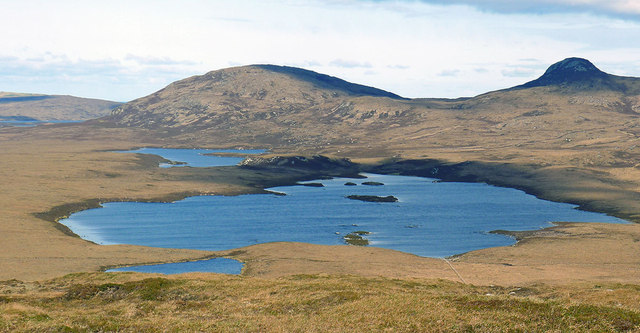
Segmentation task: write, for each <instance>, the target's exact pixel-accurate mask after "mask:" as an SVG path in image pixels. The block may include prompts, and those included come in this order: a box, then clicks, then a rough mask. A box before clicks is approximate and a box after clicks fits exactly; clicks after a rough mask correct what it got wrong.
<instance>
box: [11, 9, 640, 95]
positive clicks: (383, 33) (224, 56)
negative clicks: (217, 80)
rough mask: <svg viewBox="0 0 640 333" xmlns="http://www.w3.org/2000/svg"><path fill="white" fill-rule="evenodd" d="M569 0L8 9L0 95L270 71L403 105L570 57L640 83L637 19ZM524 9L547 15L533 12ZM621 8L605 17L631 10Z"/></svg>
mask: <svg viewBox="0 0 640 333" xmlns="http://www.w3.org/2000/svg"><path fill="white" fill-rule="evenodd" d="M445 2H446V4H445ZM452 2H455V3H457V4H458V5H455V6H452V5H449V4H450V3H452ZM573 2H575V3H576V4H575V5H573V4H572V3H573ZM573 2H571V1H569V0H563V1H561V4H562V6H564V7H562V8H561V7H555V8H556V10H551V9H553V8H552V1H550V0H549V1H546V0H537V1H530V2H526V1H506V0H504V1H499V0H494V1H490V0H486V1H471V0H452V1H444V0H442V1H440V0H433V1H427V0H423V1H410V0H406V1H401V0H398V1H346V0H332V1H320V0H309V1H302V0H283V1H277V0H263V1H257V0H256V1H249V0H236V1H221V0H188V1H171V0H155V1H151V0H139V1H125V0H112V1H109V2H104V1H97V0H96V1H81V2H79V1H72V0H60V1H55V2H53V1H44V0H25V1H4V2H3V7H2V11H0V29H2V31H5V32H10V33H5V34H3V37H2V43H3V48H2V50H1V51H0V90H3V91H24V92H31V91H33V90H35V89H38V92H44V93H47V92H54V93H68V94H75V95H81V96H89V97H100V98H106V99H113V100H120V101H122V100H128V99H132V98H136V97H140V96H143V95H146V94H149V93H152V92H153V91H155V90H158V89H160V88H162V87H163V86H164V85H166V84H168V83H170V82H171V81H174V80H177V79H180V78H184V77H187V76H191V75H194V74H201V73H204V72H207V71H210V70H214V69H219V68H224V67H229V66H238V65H247V64H254V63H263V64H264V63H274V64H280V65H289V66H297V67H304V68H307V69H311V70H315V71H318V72H321V73H325V74H329V75H333V76H337V77H340V78H343V79H346V80H349V81H352V82H356V83H361V84H366V85H371V86H376V87H378V88H381V89H385V90H389V91H392V92H395V93H397V94H400V95H403V96H408V97H458V96H469V95H476V94H480V93H483V92H486V91H488V90H495V89H500V88H505V87H509V86H514V85H518V84H522V83H524V82H525V81H528V80H532V79H535V78H536V77H537V76H538V75H541V74H542V73H543V72H544V70H545V69H546V67H547V66H549V65H550V64H551V63H553V62H556V61H559V60H562V59H563V58H566V57H570V56H579V57H585V58H588V59H590V60H592V61H593V62H594V63H595V64H596V66H598V67H600V68H601V69H602V70H605V71H607V70H611V71H613V72H615V73H616V74H623V75H638V76H640V67H639V66H638V61H637V59H640V43H637V42H638V38H639V37H638V36H640V22H636V21H633V20H630V21H625V20H619V19H614V18H610V17H603V16H598V15H592V14H585V13H583V12H584V10H577V9H576V8H587V7H588V8H592V9H593V10H596V9H597V8H604V7H603V6H608V5H606V3H605V2H604V1H586V0H584V1H579V0H576V1H573ZM472 3H473V4H476V7H474V6H471V5H470V4H472ZM522 3H525V4H526V3H530V4H536V5H540V6H542V7H544V8H547V11H545V12H539V13H538V14H536V15H530V14H529V13H530V11H529V12H528V11H526V6H523V5H522ZM505 4H511V7H508V6H507V5H505ZM518 4H520V5H518ZM615 4H617V5H616V7H615V8H618V9H615V8H614V7H611V6H609V7H610V8H614V9H608V10H610V11H613V10H623V9H628V8H630V7H629V6H632V5H633V4H634V2H629V3H624V2H621V1H618V2H615ZM501 5H504V6H507V7H504V8H500V6H501ZM518 6H520V7H519V8H518ZM545 6H546V7H545ZM571 6H573V7H571ZM612 6H613V5H612ZM530 7H531V8H533V7H535V6H530ZM609 7H607V8H609ZM478 8H482V9H483V10H479V9H478ZM563 8H564V9H563ZM571 8H573V9H572V10H569V9H571ZM620 8H622V9H620ZM561 9H562V10H561ZM632 9H633V8H632ZM630 12H631V13H633V11H632V10H630ZM532 58H533V59H532ZM532 60H533V61H532ZM601 64H602V65H601ZM452 69H454V70H452ZM455 70H457V71H458V72H455ZM443 75H444V76H443ZM63 89H67V90H65V91H62V90H63Z"/></svg>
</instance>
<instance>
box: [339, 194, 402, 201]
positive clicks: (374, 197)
mask: <svg viewBox="0 0 640 333" xmlns="http://www.w3.org/2000/svg"><path fill="white" fill-rule="evenodd" d="M346 198H347V199H351V200H360V201H367V202H397V201H398V198H396V197H394V196H393V195H388V196H386V197H379V196H377V195H355V194H354V195H348V196H346Z"/></svg>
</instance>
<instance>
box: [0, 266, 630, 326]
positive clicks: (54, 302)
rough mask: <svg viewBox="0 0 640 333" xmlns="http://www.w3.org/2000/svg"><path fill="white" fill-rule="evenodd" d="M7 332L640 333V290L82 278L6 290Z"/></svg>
mask: <svg viewBox="0 0 640 333" xmlns="http://www.w3.org/2000/svg"><path fill="white" fill-rule="evenodd" d="M0 295H1V296H0V331H12V332H15V331H18V332H20V331H22V332H26V331H29V332H32V331H54V332H85V331H93V332H111V331H124V332H141V331H145V332H160V331H241V332H252V331H254V332H255V331H270V332H271V331H287V332H292V331H300V332H302V331H304V332H308V331H315V332H346V331H359V332H366V331H394V332H395V331H411V332H424V331H430V332H432V331H464V332H472V331H482V332H486V331H496V332H503V331H527V332H531V331H538V332H554V331H555V332H566V331H580V332H584V331H594V332H615V331H621V332H625V331H640V286H637V285H622V284H611V285H595V284H574V285H571V286H548V285H537V286H536V285H534V286H530V287H526V288H524V287H522V288H516V287H508V288H507V287H494V286H487V287H476V286H471V285H464V284H460V283H455V282H450V281H444V280H415V279H387V278H364V277H354V276H328V275H296V276H290V277H286V278H279V279H259V278H249V277H236V276H225V275H218V274H200V273H191V274H185V275H178V276H162V275H143V274H137V273H81V274H72V275H67V276H65V277H62V278H58V279H54V280H49V281H45V282H33V283H24V282H20V281H16V280H11V281H4V282H0Z"/></svg>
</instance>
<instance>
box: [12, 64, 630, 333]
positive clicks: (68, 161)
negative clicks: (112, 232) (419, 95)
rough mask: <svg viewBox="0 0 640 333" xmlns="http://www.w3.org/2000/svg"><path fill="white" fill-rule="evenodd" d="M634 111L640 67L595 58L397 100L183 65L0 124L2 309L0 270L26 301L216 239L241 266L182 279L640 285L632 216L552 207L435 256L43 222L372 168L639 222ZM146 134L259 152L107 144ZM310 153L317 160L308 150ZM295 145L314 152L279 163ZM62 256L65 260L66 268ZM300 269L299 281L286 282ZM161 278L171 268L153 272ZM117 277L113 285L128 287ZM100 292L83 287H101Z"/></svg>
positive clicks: (292, 75) (259, 69)
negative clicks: (189, 238)
mask: <svg viewBox="0 0 640 333" xmlns="http://www.w3.org/2000/svg"><path fill="white" fill-rule="evenodd" d="M575 73H578V74H575ZM638 112H640V79H637V78H627V77H618V76H613V75H609V74H606V73H603V72H601V71H599V70H598V69H597V68H595V66H593V65H592V64H591V63H589V62H588V61H586V60H584V59H577V58H570V59H566V60H564V61H562V62H559V63H558V64H555V65H553V66H551V67H550V68H549V70H548V71H547V73H545V75H543V76H542V77H541V78H540V79H538V80H534V81H531V82H530V83H525V84H523V85H522V86H518V87H514V88H509V89H505V90H500V91H494V92H489V93H486V94H482V95H479V96H476V97H473V98H463V99H456V100H448V99H406V98H402V97H400V96H397V95H395V94H392V93H389V92H385V91H382V90H379V89H375V88H370V87H364V86H360V85H355V84H351V83H348V82H346V81H343V80H340V79H337V78H332V77H328V76H324V75H322V74H318V73H314V72H309V71H305V70H299V69H292V68H288V67H279V66H264V65H258V66H245V67H236V68H230V69H224V70H220V71H214V72H211V73H208V74H205V75H202V76H196V77H192V78H187V79H185V80H182V81H178V82H175V83H173V84H171V85H169V86H168V87H166V88H165V89H162V90H160V91H158V92H156V93H154V94H152V95H150V96H147V97H142V98H140V99H137V100H134V101H132V102H129V103H125V104H123V105H119V106H117V107H116V108H115V109H114V110H113V112H112V113H111V114H110V115H107V116H104V117H101V118H97V119H93V120H89V121H87V122H84V123H70V124H57V125H45V126H36V127H33V128H2V129H0V156H1V158H2V162H1V163H2V164H1V165H2V168H0V179H2V180H3V185H2V188H3V191H1V193H0V211H2V215H1V216H0V244H2V245H1V248H2V251H0V266H1V267H2V269H1V270H0V280H4V281H5V282H1V283H0V290H4V291H3V292H2V296H0V297H4V298H0V306H2V307H5V308H2V309H5V311H6V306H11V304H18V303H16V302H18V301H17V300H16V299H14V298H11V297H13V296H7V295H9V292H8V291H7V290H9V291H10V290H13V289H11V288H14V287H13V285H12V284H15V285H16V286H18V287H15V288H18V289H20V288H23V287H24V288H23V289H20V290H19V291H14V292H15V294H16V295H22V296H19V297H18V298H20V299H24V300H27V301H28V302H37V300H36V301H34V299H39V297H42V296H38V295H36V294H33V293H32V291H33V290H36V289H37V287H34V286H33V285H32V284H33V283H37V282H36V281H44V280H47V281H50V282H47V283H45V284H44V285H46V286H42V288H43V289H44V290H46V292H47V293H48V294H51V295H54V294H55V295H59V294H60V293H64V292H67V293H68V292H71V291H72V289H73V288H75V287H73V286H87V288H89V289H90V290H93V289H91V288H93V287H95V286H94V284H100V285H102V284H104V283H106V282H105V281H103V280H104V279H110V278H111V277H112V276H113V279H114V280H116V281H117V283H118V284H122V285H125V284H127V283H133V284H135V283H137V282H131V281H146V280H145V279H146V278H147V275H143V274H130V275H127V274H124V275H120V274H115V275H111V273H109V274H105V273H89V274H87V273H83V272H97V271H101V270H103V269H105V268H110V267H117V266H122V265H133V264H150V263H161V262H180V261H188V260H197V259H203V258H211V257H217V256H222V257H228V258H232V259H237V260H240V261H242V262H244V263H245V269H244V270H243V272H242V277H241V278H238V279H240V280H234V279H233V278H227V277H217V276H213V277H211V276H206V277H202V276H201V275H198V274H192V275H186V276H185V279H187V280H188V281H189V282H180V283H186V284H199V283H202V284H204V283H205V282H202V281H209V280H208V279H213V280H216V279H219V281H223V282H220V283H224V284H225V285H234V284H241V285H242V284H245V283H246V286H248V285H251V284H254V283H255V284H256V285H260V284H263V283H264V284H267V285H269V287H265V288H267V289H265V290H271V291H274V292H279V291H280V290H281V289H278V288H280V287H278V286H276V285H274V283H275V284H278V283H280V282H282V281H287V282H282V283H284V284H286V285H290V286H291V285H296V286H299V288H301V289H305V288H311V289H313V288H317V286H316V287H309V286H308V284H309V283H310V284H311V285H313V283H314V282H310V281H314V279H324V278H329V279H334V280H331V281H330V282H327V283H329V284H330V285H333V284H339V285H340V286H343V285H344V284H346V285H350V286H358V287H359V288H364V286H366V285H367V284H368V283H370V282H371V281H373V280H367V279H374V280H375V281H379V283H380V284H381V285H383V286H387V287H389V286H391V288H397V289H398V290H399V292H400V293H401V294H403V295H405V294H404V293H405V292H406V290H405V289H403V288H405V286H404V285H403V286H402V287H393V286H392V285H394V283H396V282H393V281H395V280H393V279H401V280H402V281H408V282H406V283H413V282H411V281H414V280H413V279H417V280H416V281H418V282H416V283H417V284H416V285H418V286H420V288H423V289H424V288H426V289H429V288H430V287H428V286H429V285H431V284H433V285H436V286H437V287H436V289H437V288H441V289H438V290H452V289H456V290H458V288H461V289H460V290H467V289H465V288H472V289H473V290H472V291H469V292H470V293H471V294H473V296H469V295H471V294H466V295H467V296H460V297H471V298H473V299H476V297H478V298H481V297H482V296H481V294H486V293H490V292H489V291H487V290H485V289H483V288H493V287H495V286H499V288H511V287H516V286H517V287H518V288H520V287H527V288H532V289H536V288H537V289H536V290H537V291H536V292H535V293H534V294H535V295H536V296H533V297H539V298H535V300H534V301H533V302H534V303H535V302H539V303H536V304H545V306H546V305H549V304H550V303H546V302H548V301H549V299H551V298H544V297H546V296H541V295H547V296H548V295H549V294H550V293H555V292H558V293H564V294H563V295H565V294H567V293H571V292H568V291H566V290H567V289H566V288H568V289H571V288H574V287H567V286H576V285H580V286H579V287H575V288H574V289H571V290H579V291H580V293H581V295H583V296H584V295H591V294H592V293H598V292H599V291H593V288H595V287H593V285H607V286H610V287H607V289H611V290H619V289H625V288H626V289H629V290H628V291H625V295H627V296H628V297H630V298H631V299H637V293H635V292H634V291H633V290H635V289H633V288H635V287H628V288H627V287H621V286H627V285H632V286H634V285H637V284H640V258H639V257H638V256H637V253H640V241H639V240H640V225H639V224H637V223H632V224H625V225H617V224H598V223H590V224H583V223H571V222H572V221H559V222H562V223H559V224H557V226H555V227H552V228H547V229H542V230H538V231H533V232H529V233H521V234H517V237H518V239H520V240H519V242H518V243H517V244H516V245H514V246H507V247H496V248H488V249H483V250H478V251H473V252H468V253H464V254H460V255H457V256H454V257H451V258H448V259H446V260H442V259H436V258H427V257H419V256H415V255H411V254H407V253H402V252H398V251H393V250H387V249H381V248H375V247H357V246H347V245H341V246H338V245H335V246H327V245H312V244H306V243H287V242H276V243H264V244H258V245H252V246H248V247H244V248H238V249H232V250H225V251H199V250H182V249H164V248H151V247H142V246H133V245H104V246H102V245H97V244H94V243H91V242H88V241H85V240H82V239H80V238H78V237H77V236H75V235H73V234H71V233H70V232H69V230H68V229H66V228H64V227H61V226H60V225H59V224H57V223H56V221H57V220H58V219H60V218H62V217H65V216H68V215H69V214H70V213H72V212H75V211H79V210H83V209H87V208H92V207H98V206H99V205H100V203H102V202H111V201H163V202H166V201H175V200H178V199H182V198H185V197H188V196H193V195H203V194H205V195H211V194H215V195H237V194H244V193H263V192H264V191H265V190H264V189H265V188H267V187H272V186H277V185H290V184H294V183H295V182H297V181H301V180H310V179H317V178H320V177H327V176H334V177H339V176H348V175H353V174H355V173H357V172H375V173H382V174H401V175H417V176H426V177H434V178H439V179H442V180H443V181H466V182H486V183H488V184H493V185H499V186H505V187H512V188H517V189H522V190H524V191H526V192H527V193H530V194H534V195H536V196H538V197H540V198H544V199H548V200H553V201H558V202H567V203H573V204H576V205H579V206H580V208H581V209H584V210H589V211H594V212H602V213H607V214H610V215H612V216H616V217H619V218H623V219H626V220H628V221H631V222H639V221H640V200H639V199H640V169H638V165H639V164H640V147H639V142H640V138H639V137H638V135H639V134H640V132H639V131H638V128H639V127H638V126H640V118H639V117H638ZM24 116H31V117H35V116H33V115H26V114H25V115H24ZM36 118H37V117H36ZM142 147H165V148H203V149H204V148H230V149H237V148H243V149H262V148H267V149H269V153H268V154H266V155H265V156H261V158H262V159H255V160H254V161H253V162H246V163H245V165H241V166H229V167H219V168H189V167H184V168H158V165H159V164H160V163H163V162H166V161H164V160H163V159H162V158H160V157H155V156H150V155H135V154H120V153H115V152H113V151H115V150H130V149H137V148H142ZM314 155H322V156H326V159H325V158H317V159H315V160H314V159H313V158H312V156H314ZM296 156H304V157H305V159H308V160H310V161H311V162H309V163H307V164H305V163H298V164H297V165H294V164H295V163H288V162H291V161H295V160H297V159H298V158H299V157H296ZM70 273H77V274H72V275H67V276H65V274H70ZM63 276H65V277H63ZM296 276H301V277H300V279H301V280H300V281H301V282H291V281H294V280H296ZM345 276H346V277H345ZM13 279H17V280H20V281H19V282H11V281H13ZM52 279H53V280H52ZM162 279H165V278H161V280H162ZM174 279H179V278H168V279H167V280H166V281H173V280H174ZM274 279H275V280H274ZM278 279H280V280H278ZM282 279H284V280H282ZM363 279H364V280H363ZM23 281H24V282H23ZM55 281H58V282H55ZM158 281H160V280H158ZM162 281H165V280H162ZM198 281H200V282H198ZM274 281H280V282H274ZM434 281H435V282H434ZM162 283H164V282H162ZM167 283H170V282H167ZM206 283H209V282H206ZM216 283H217V282H216ZM298 283H299V284H300V285H298ZM376 283H377V282H376ZM397 283H400V282H397ZM452 283H454V284H456V287H451V284H452ZM457 284H460V285H457ZM20 286H22V287H20ZM127 286H129V285H127ZM475 286H477V287H475ZM490 286H493V287H490ZM30 288H31V289H30ZM96 288H97V287H96ZM122 288H124V287H122ZM127 288H128V287H127ZM269 288H271V289H269ZM282 288H285V289H286V287H282ZM296 288H298V287H296ZM340 288H342V287H340ZM475 288H479V289H477V290H476V289H475ZM276 289H277V290H276ZM626 289H625V290H626ZM16 290H17V289H16ZM73 290H75V289H73ZM96 290H97V289H96ZM122 290H128V289H126V288H125V289H122ZM132 290H133V289H132ZM135 290H141V289H135ZM167 290H168V289H167ZM172 290H173V289H172ZM305 290H307V289H305ZM376 290H378V291H376V293H383V294H384V292H382V291H381V289H376ZM394 290H395V289H394ZM478 290H480V291H478ZM505 290H506V289H505ZM557 290H562V291H561V292H560V291H557ZM128 292H129V293H127V294H123V296H122V297H123V298H122V299H127V300H129V299H130V298H131V297H134V298H135V297H137V296H135V295H137V294H135V293H134V294H131V291H130V290H129V291H128ZM323 292H324V291H323ZM96 293H97V291H94V292H93V294H90V295H89V296H87V297H88V298H86V299H88V300H90V301H95V302H98V298H96V297H97V296H95V295H97V294H96ZM445 294H446V295H443V294H438V295H440V296H439V297H443V298H442V299H446V300H450V299H451V298H448V297H452V296H451V295H452V294H451V292H448V291H447V292H445ZM476 294H477V295H476ZM507 294H508V292H507ZM73 295H76V294H73ZM349 295H351V294H349ZM367 295H369V294H367ZM376 295H378V294H376ZM384 295H386V294H384ZM334 296H335V295H334ZM334 296H331V297H334ZM342 296H344V295H342ZM342 296H340V297H342ZM369 296H371V295H369ZM369 296H367V297H369ZM583 296H580V297H582V298H580V297H577V296H576V297H575V298H572V297H565V296H563V297H561V299H562V301H561V303H562V302H567V303H566V304H568V302H570V301H569V300H570V299H580V302H583V303H580V304H586V305H588V306H592V305H593V304H599V306H605V307H608V306H613V305H612V304H614V303H613V302H615V300H613V299H612V300H611V302H612V303H611V304H609V303H606V304H602V303H601V302H600V301H594V300H593V299H586V297H587V296H584V297H583ZM6 297H9V298H6ZM56 297H57V296H56ZM74 297H75V296H74ZM83 297H84V296H83ZM242 297H245V298H246V297H247V296H242ZM336 297H338V296H336ZM340 297H338V298H337V299H339V300H343V298H340ZM345 297H346V296H345ZM384 297H387V296H384ZM384 297H383V298H384ZM456 297H458V296H455V297H454V299H457V298H456ZM500 297H501V298H499V301H500V302H511V301H507V299H509V298H508V297H509V296H506V295H501V296H500ZM523 297H526V296H523ZM558 297H559V296H558ZM594 298H597V297H595V296H594ZM68 299H75V298H73V297H71V298H68ZM331 299H332V300H336V298H331ZM465 299H466V298H465ZM483 300H484V298H483ZM281 301H282V300H281ZM325 301H326V302H325ZM378 301H380V302H382V301H381V300H380V299H378ZM413 301H415V300H413ZM529 301H531V298H525V301H524V302H529ZM132 302H133V301H132ZM135 302H138V299H137V298H135ZM135 302H134V303H135ZM256 302H260V304H265V302H266V303H268V302H269V300H268V299H267V298H260V299H259V300H256ZM323 302H324V303H323ZM336 302H337V303H336ZM336 302H333V303H332V301H330V300H328V299H323V301H321V304H325V305H326V304H328V305H327V306H328V308H326V309H334V308H333V306H337V305H336V304H338V303H339V304H342V303H341V302H342V301H340V302H338V301H336ZM345 302H347V303H348V302H350V301H348V300H347V301H345ZM443 302H444V301H443ZM447 302H448V301H447ZM492 302H494V303H492V304H497V303H495V302H498V301H492ZM623 303H624V304H623V305H621V306H620V307H621V308H622V309H623V310H624V311H629V313H631V315H625V316H626V317H624V318H631V319H628V322H629V323H630V324H629V325H630V326H629V327H630V329H634V328H637V327H638V325H640V324H638V320H636V319H637V318H636V317H637V311H638V308H637V304H638V303H637V302H635V303H634V302H632V301H629V302H623ZM6 304H9V305H6ZM171 304H173V303H171ZM349 304H352V303H349ZM412 304H413V303H412ZM447 304H449V303H447ZM455 304H459V303H455ZM483 304H484V303H483ZM553 304H554V305H553V306H558V304H557V303H553ZM562 304H565V303H562ZM621 304H622V303H621ZM521 305H522V304H521V303H518V306H521ZM238 306H241V305H238ZM296 306H297V305H296ZM361 306H364V305H362V304H361ZM522 306H524V305H522ZM527 306H529V303H527ZM562 306H563V309H564V308H565V307H564V305H562ZM244 309H245V310H246V309H247V308H244ZM607 309H610V308H607ZM56 311H57V310H56ZM283 311H284V310H283ZM322 311H324V310H322ZM607 311H609V310H607ZM611 311H613V310H611ZM318 313H324V312H318ZM607 313H610V312H607ZM616 316H617V315H616ZM633 316H636V317H633ZM589 318H592V317H589ZM616 318H618V317H616ZM634 318H636V319H634ZM396 319H397V318H396ZM467 319H469V318H467ZM2 320H4V321H7V320H8V319H6V318H5V317H3V319H2ZM448 320H450V321H449V322H450V323H451V322H455V321H456V320H457V319H455V318H449V319H448ZM485 320H488V319H485ZM1 325H4V324H3V321H0V328H5V327H9V326H1ZM416 325H417V324H416ZM612 325H613V324H612ZM34 327H36V328H37V327H38V326H34ZM132 327H133V326H132ZM137 327H139V326H137ZM376 327H377V328H380V327H379V326H376ZM416 327H421V326H419V325H418V326H416ZM514 327H515V328H517V327H518V326H507V328H514ZM574 327H578V326H574ZM616 327H618V326H616ZM620 327H623V328H624V327H626V326H624V325H622V326H620ZM27 328H28V327H27ZM27 328H25V330H26V329H27ZM588 329H594V328H593V327H591V328H588ZM594 330H597V328H595V329H594Z"/></svg>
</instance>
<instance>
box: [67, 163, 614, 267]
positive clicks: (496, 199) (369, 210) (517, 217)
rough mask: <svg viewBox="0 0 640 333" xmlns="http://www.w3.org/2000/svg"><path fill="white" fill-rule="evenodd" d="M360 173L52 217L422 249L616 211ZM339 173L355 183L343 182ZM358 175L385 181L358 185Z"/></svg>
mask: <svg viewBox="0 0 640 333" xmlns="http://www.w3.org/2000/svg"><path fill="white" fill-rule="evenodd" d="M366 176H367V177H368V179H346V178H336V179H332V180H320V181H314V182H321V183H323V184H324V187H306V186H283V187H275V188H272V189H271V190H272V191H276V192H281V193H286V194H287V195H286V196H281V195H276V194H252V195H240V196H232V197H230V196H198V197H190V198H186V199H184V200H181V201H177V202H174V203H137V202H114V203H106V204H104V205H103V206H104V208H97V209H90V210H86V211H82V212H78V213H75V214H72V215H71V216H70V217H69V218H68V219H65V220H62V221H61V223H63V224H64V225H66V226H68V227H69V228H71V230H73V232H75V233H76V234H78V235H79V236H81V237H82V238H84V239H88V240H91V241H94V242H96V243H99V244H122V243H124V244H136V245H146V246H155V247H169V248H189V249H200V250H225V249H232V248H238V247H243V246H248V245H252V244H258V243H265V242H275V241H296V242H307V243H314V244H326V245H337V244H345V242H344V239H343V236H344V235H346V234H348V233H350V232H354V231H361V230H362V231H368V232H370V233H371V234H370V235H366V236H365V237H366V238H368V239H369V241H370V244H371V246H378V247H383V248H388V249H394V250H400V251H404V252H408V253H413V254H416V255H420V256H427V257H447V256H451V255H454V254H459V253H463V252H467V251H472V250H477V249H482V248H487V247H494V246H504V245H511V244H513V243H514V242H515V241H514V240H513V239H512V238H510V237H507V236H503V235H497V234H490V233H488V232H489V231H491V230H496V229H505V230H532V229H538V228H544V227H548V226H550V222H552V221H576V222H610V223H625V221H623V220H620V219H617V218H614V217H611V216H607V215H604V214H598V213H592V212H585V211H580V210H577V209H575V206H574V205H570V204H563V203H555V202H550V201H544V200H540V199H537V198H535V197H534V196H531V195H528V194H526V193H524V192H522V191H519V190H515V189H509V188H500V187H495V186H490V185H486V184H480V183H447V182H442V183H439V182H434V179H428V178H418V177H407V176H389V175H375V174H367V175H366ZM347 181H351V182H355V183H357V184H358V185H357V186H345V185H344V183H345V182H347ZM364 181H378V182H382V183H384V184H385V185H384V186H366V185H362V182H364ZM351 194H359V195H378V196H387V195H393V196H395V197H397V198H398V199H399V202H395V203H374V202H362V201H358V200H350V199H347V198H345V196H347V195H351Z"/></svg>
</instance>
